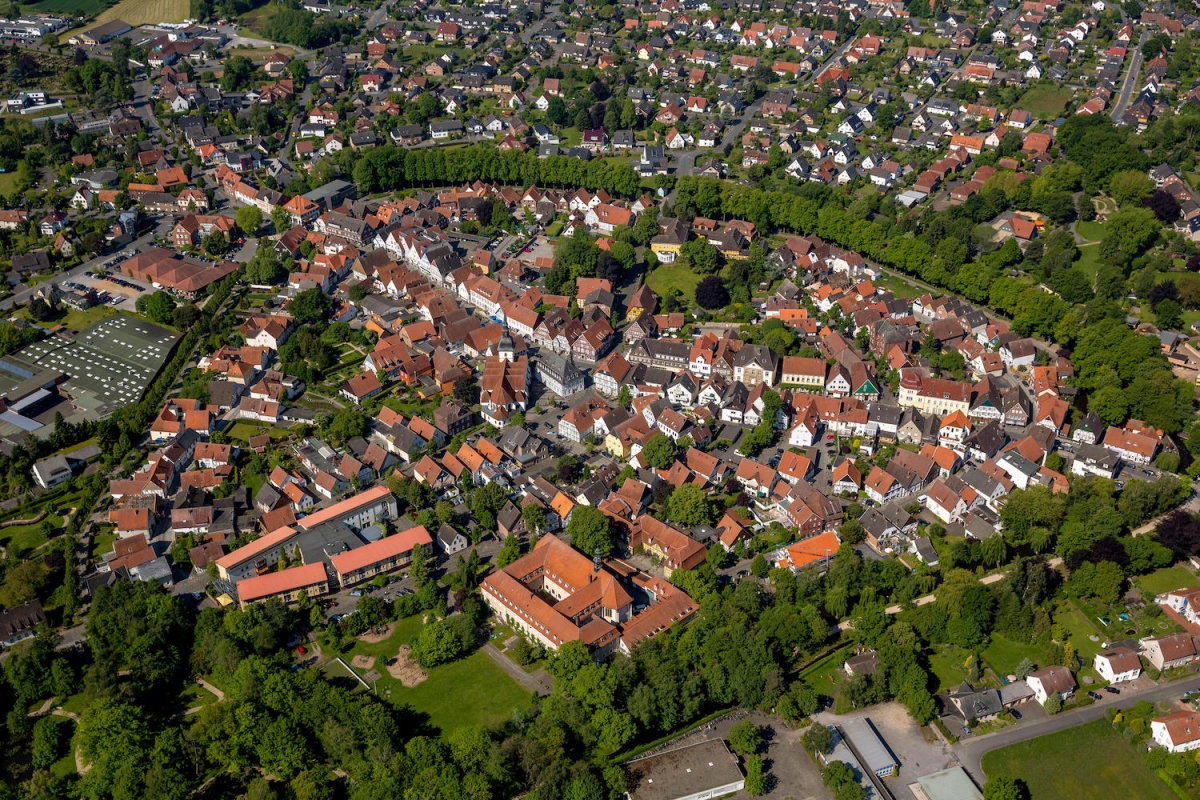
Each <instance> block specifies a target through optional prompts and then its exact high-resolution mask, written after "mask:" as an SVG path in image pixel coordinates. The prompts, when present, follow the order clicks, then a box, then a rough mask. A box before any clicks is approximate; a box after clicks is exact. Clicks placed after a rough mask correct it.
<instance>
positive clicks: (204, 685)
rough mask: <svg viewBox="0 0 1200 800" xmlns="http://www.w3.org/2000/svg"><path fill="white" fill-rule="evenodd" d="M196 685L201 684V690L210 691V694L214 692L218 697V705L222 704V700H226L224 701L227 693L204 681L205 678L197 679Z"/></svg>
mask: <svg viewBox="0 0 1200 800" xmlns="http://www.w3.org/2000/svg"><path fill="white" fill-rule="evenodd" d="M196 683H198V684H200V687H201V688H203V689H207V690H208V691H210V692H212V693H213V694H215V695H216V696H217V702H218V703H219V702H221V701H222V700H224V699H225V693H224V692H222V691H221V690H220V689H218V688H217V687H215V686H213V685H212V684H211V683H209V682H208V681H206V680H204V679H203V678H196Z"/></svg>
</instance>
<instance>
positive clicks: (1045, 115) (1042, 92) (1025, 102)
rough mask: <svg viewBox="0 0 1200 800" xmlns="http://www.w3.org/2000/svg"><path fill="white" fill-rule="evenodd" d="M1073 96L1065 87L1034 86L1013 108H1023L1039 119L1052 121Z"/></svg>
mask: <svg viewBox="0 0 1200 800" xmlns="http://www.w3.org/2000/svg"><path fill="white" fill-rule="evenodd" d="M1073 96H1074V92H1072V91H1071V90H1070V89H1068V88H1067V87H1065V86H1034V87H1033V88H1032V89H1030V90H1029V91H1028V92H1026V93H1025V94H1023V95H1021V99H1020V100H1018V101H1017V102H1016V103H1015V104H1014V105H1013V107H1014V108H1023V109H1025V110H1026V111H1028V112H1030V113H1031V114H1033V115H1034V116H1036V117H1038V118H1040V119H1045V120H1053V119H1055V118H1056V117H1057V116H1058V115H1059V114H1061V113H1062V111H1063V109H1064V108H1066V107H1067V103H1069V102H1071V98H1072V97H1073Z"/></svg>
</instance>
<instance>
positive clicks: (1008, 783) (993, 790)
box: [983, 775, 1029, 800]
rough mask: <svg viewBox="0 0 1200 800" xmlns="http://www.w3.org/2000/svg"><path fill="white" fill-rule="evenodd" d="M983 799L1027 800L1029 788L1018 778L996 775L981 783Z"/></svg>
mask: <svg viewBox="0 0 1200 800" xmlns="http://www.w3.org/2000/svg"><path fill="white" fill-rule="evenodd" d="M983 800H1029V788H1028V787H1027V786H1026V785H1025V782H1024V781H1022V780H1020V779H1019V778H1010V777H1009V776H1007V775H997V776H996V777H994V778H988V782H987V783H985V784H984V785H983Z"/></svg>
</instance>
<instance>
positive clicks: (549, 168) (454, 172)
mask: <svg viewBox="0 0 1200 800" xmlns="http://www.w3.org/2000/svg"><path fill="white" fill-rule="evenodd" d="M342 152H347V151H342ZM353 176H354V182H355V183H356V184H357V185H358V190H359V191H360V192H362V193H363V194H369V193H373V192H380V191H392V190H396V189H407V188H415V187H422V186H444V185H446V184H459V183H469V182H471V181H476V180H481V181H488V182H497V183H505V184H510V185H516V186H543V187H560V188H561V187H568V188H572V189H574V188H578V187H583V188H584V189H588V190H590V191H596V190H598V189H603V190H604V191H606V192H608V193H609V194H610V195H612V196H614V197H634V196H635V195H636V194H637V193H638V177H637V173H636V172H634V170H633V167H631V166H630V165H629V164H628V163H626V162H625V161H623V160H620V159H611V158H599V159H593V160H591V161H581V160H579V159H577V158H569V157H567V156H550V157H548V158H538V156H537V152H536V151H533V150H530V151H528V152H525V153H522V152H519V151H516V150H510V151H506V152H500V151H498V150H497V149H496V148H495V147H493V146H490V145H487V144H476V145H472V146H470V147H464V148H458V149H453V150H449V149H446V148H443V147H423V148H418V149H411V150H410V149H405V148H402V147H396V146H394V145H390V144H388V145H383V146H381V147H375V148H371V149H370V150H367V151H365V152H363V153H362V154H361V155H359V156H358V157H357V160H356V161H355V162H354V165H353Z"/></svg>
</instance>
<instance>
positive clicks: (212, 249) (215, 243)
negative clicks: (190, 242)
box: [201, 228, 229, 256]
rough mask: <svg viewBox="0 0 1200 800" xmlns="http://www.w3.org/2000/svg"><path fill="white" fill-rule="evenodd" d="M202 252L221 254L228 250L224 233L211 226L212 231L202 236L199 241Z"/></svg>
mask: <svg viewBox="0 0 1200 800" xmlns="http://www.w3.org/2000/svg"><path fill="white" fill-rule="evenodd" d="M201 246H202V247H203V248H204V252H206V253H208V254H209V255H210V256H223V255H225V253H227V252H228V251H229V240H228V239H226V238H225V234H224V233H222V232H221V231H220V230H219V229H217V228H213V229H212V231H211V232H210V233H209V234H208V235H207V236H205V237H204V241H203V242H202V243H201Z"/></svg>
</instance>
